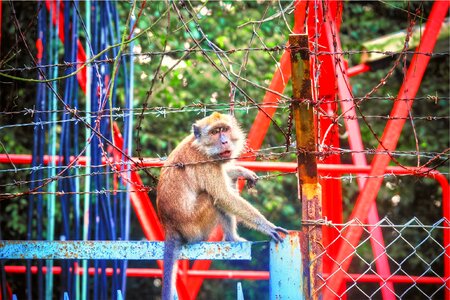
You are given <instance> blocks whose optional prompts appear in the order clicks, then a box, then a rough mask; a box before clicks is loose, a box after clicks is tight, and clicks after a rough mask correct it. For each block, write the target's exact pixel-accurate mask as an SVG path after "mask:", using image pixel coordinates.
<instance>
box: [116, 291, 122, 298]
mask: <svg viewBox="0 0 450 300" xmlns="http://www.w3.org/2000/svg"><path fill="white" fill-rule="evenodd" d="M116 296H117V298H116V299H117V300H123V296H122V292H121V291H120V290H117V295H116Z"/></svg>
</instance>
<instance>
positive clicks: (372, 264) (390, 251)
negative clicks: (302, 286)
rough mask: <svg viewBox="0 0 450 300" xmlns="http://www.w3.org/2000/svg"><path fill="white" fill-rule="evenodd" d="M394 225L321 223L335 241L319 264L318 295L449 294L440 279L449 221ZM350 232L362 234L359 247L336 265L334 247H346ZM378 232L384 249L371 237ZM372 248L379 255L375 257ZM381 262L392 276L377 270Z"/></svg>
mask: <svg viewBox="0 0 450 300" xmlns="http://www.w3.org/2000/svg"><path fill="white" fill-rule="evenodd" d="M395 222H396V221H394V220H390V219H389V218H383V219H382V220H380V221H379V222H378V223H377V224H373V225H369V224H365V223H364V222H361V221H360V220H357V219H354V220H352V221H350V222H348V223H345V224H331V223H329V222H325V226H326V227H328V228H331V229H332V230H333V231H335V232H336V233H337V234H338V235H337V238H336V239H334V240H333V241H331V243H329V244H328V245H324V251H323V252H322V254H321V255H320V256H319V257H318V258H317V259H322V260H323V274H322V275H319V277H320V280H321V282H322V284H321V286H320V289H319V291H318V292H319V293H320V294H323V293H325V292H326V293H328V295H334V296H336V297H338V298H339V299H381V298H383V299H444V291H445V290H447V291H448V290H449V289H450V283H449V281H450V279H449V278H445V277H444V275H443V274H444V268H445V267H447V268H448V266H449V262H450V248H449V247H448V246H447V247H444V246H443V245H445V244H446V243H444V240H445V239H448V235H449V233H450V222H449V220H447V219H445V218H442V219H440V220H438V221H436V222H435V223H434V224H430V225H427V224H423V223H422V222H421V221H420V220H419V219H418V218H415V217H414V218H412V219H411V220H409V221H408V222H406V223H404V224H401V225H399V224H395ZM397 223H398V222H397ZM352 227H359V228H360V229H362V231H363V234H362V236H361V239H360V242H359V243H358V245H357V246H356V247H353V246H352V249H353V251H352V252H349V253H348V255H347V256H346V257H345V258H344V259H343V260H337V259H336V255H335V254H334V253H333V247H342V246H343V245H345V244H347V245H350V243H349V242H348V241H347V240H345V239H344V232H346V231H347V230H349V229H350V228H352ZM377 228H378V229H381V232H382V234H383V237H384V245H383V244H381V243H380V242H379V240H378V239H377V237H376V235H375V234H374V232H375V230H376V229H377ZM447 244H448V243H447ZM377 246H378V247H377ZM375 248H378V249H382V251H381V252H380V251H379V252H377V251H373V249H375ZM383 256H384V257H387V261H388V264H389V266H384V269H386V268H387V267H388V270H390V274H388V275H386V274H385V271H380V270H379V269H380V268H379V266H377V262H378V261H380V260H381V258H382V257H383ZM347 263H350V268H349V269H348V271H345V268H342V265H344V264H347ZM336 282H338V284H336ZM334 284H336V285H334ZM333 286H337V287H338V288H337V289H334V288H333Z"/></svg>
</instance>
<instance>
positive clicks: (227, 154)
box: [219, 150, 231, 158]
mask: <svg viewBox="0 0 450 300" xmlns="http://www.w3.org/2000/svg"><path fill="white" fill-rule="evenodd" d="M219 156H220V158H230V157H231V151H230V150H227V151H223V152H220V153H219Z"/></svg>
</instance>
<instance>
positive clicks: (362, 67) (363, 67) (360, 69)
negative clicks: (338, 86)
mask: <svg viewBox="0 0 450 300" xmlns="http://www.w3.org/2000/svg"><path fill="white" fill-rule="evenodd" d="M336 38H338V37H337V36H336ZM370 70H371V67H370V66H369V65H368V64H359V65H356V66H353V67H350V68H348V69H347V76H348V77H353V76H356V75H359V74H362V73H366V72H369V71H370Z"/></svg>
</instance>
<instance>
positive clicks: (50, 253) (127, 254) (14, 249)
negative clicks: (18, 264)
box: [0, 240, 252, 260]
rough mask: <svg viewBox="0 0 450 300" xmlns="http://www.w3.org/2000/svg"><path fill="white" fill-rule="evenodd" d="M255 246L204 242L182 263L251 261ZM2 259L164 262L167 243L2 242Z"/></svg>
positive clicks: (184, 254)
mask: <svg viewBox="0 0 450 300" xmlns="http://www.w3.org/2000/svg"><path fill="white" fill-rule="evenodd" d="M251 245H252V243H251V242H202V243H193V244H188V245H185V246H183V247H182V250H181V253H180V257H179V259H207V260H209V259H213V260H224V259H229V260H250V259H251ZM0 249H1V251H0V259H19V260H24V259H58V260H67V259H93V260H111V259H127V260H157V259H163V250H164V242H153V241H152V242H146V241H15V240H4V241H0Z"/></svg>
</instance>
